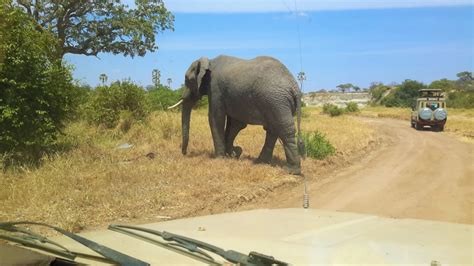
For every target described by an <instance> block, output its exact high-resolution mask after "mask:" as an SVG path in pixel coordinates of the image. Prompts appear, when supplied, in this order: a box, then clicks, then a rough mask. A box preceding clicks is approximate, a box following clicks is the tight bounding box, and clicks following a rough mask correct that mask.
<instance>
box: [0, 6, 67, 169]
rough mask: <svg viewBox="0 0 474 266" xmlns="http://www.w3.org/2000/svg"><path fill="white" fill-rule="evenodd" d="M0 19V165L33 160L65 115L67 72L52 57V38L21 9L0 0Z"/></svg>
mask: <svg viewBox="0 0 474 266" xmlns="http://www.w3.org/2000/svg"><path fill="white" fill-rule="evenodd" d="M0 18H1V19H0V88H1V89H0V154H2V155H1V157H2V162H3V163H2V164H4V165H5V164H7V165H8V164H14V163H25V162H32V163H36V162H38V160H39V159H40V158H41V156H42V155H43V154H44V153H45V152H47V151H49V150H50V149H51V148H53V147H54V145H55V143H56V139H57V136H58V134H59V133H60V130H61V129H62V127H63V122H64V120H65V119H67V118H68V117H69V116H70V114H71V109H72V100H73V99H74V95H73V94H74V93H73V84H72V76H71V71H70V69H69V68H68V67H66V66H65V65H64V64H63V63H62V62H61V60H59V59H57V53H56V52H57V51H55V47H57V40H56V39H55V38H54V37H53V36H52V35H50V34H49V33H47V31H45V32H39V31H37V30H36V29H35V27H36V24H35V23H34V22H33V21H32V20H30V19H29V18H28V17H27V16H26V15H24V14H23V12H22V11H21V10H17V9H15V8H11V7H8V6H7V5H4V4H3V2H0Z"/></svg>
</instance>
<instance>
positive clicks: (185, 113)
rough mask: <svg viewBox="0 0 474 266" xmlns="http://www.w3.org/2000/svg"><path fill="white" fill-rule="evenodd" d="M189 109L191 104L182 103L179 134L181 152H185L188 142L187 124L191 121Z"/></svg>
mask: <svg viewBox="0 0 474 266" xmlns="http://www.w3.org/2000/svg"><path fill="white" fill-rule="evenodd" d="M191 110H192V104H189V103H186V104H183V109H182V112H181V129H182V132H181V135H182V137H183V142H182V144H181V152H182V153H183V154H186V153H187V150H188V143H189V124H190V122H191Z"/></svg>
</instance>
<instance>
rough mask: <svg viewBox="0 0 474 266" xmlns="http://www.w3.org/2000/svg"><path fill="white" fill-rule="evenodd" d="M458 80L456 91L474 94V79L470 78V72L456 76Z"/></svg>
mask: <svg viewBox="0 0 474 266" xmlns="http://www.w3.org/2000/svg"><path fill="white" fill-rule="evenodd" d="M456 76H457V77H458V80H457V81H456V83H457V85H458V89H459V90H460V91H465V92H471V93H473V92H474V79H473V78H472V72H469V71H464V72H460V73H458V74H457V75H456Z"/></svg>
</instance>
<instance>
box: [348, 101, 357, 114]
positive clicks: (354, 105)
mask: <svg viewBox="0 0 474 266" xmlns="http://www.w3.org/2000/svg"><path fill="white" fill-rule="evenodd" d="M346 111H347V112H349V113H354V112H358V111H359V106H358V105H357V103H355V102H349V103H347V106H346Z"/></svg>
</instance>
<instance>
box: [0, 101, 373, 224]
mask: <svg viewBox="0 0 474 266" xmlns="http://www.w3.org/2000/svg"><path fill="white" fill-rule="evenodd" d="M180 118H181V117H180V113H179V112H163V111H161V112H154V113H152V114H151V115H150V116H149V117H148V118H147V120H146V121H145V122H134V123H132V124H129V123H130V121H128V122H127V121H122V122H121V123H120V124H119V125H118V126H117V127H116V128H115V129H103V128H101V127H96V126H90V125H88V124H87V123H85V122H75V123H72V124H69V125H68V126H67V127H66V129H65V132H64V133H65V134H64V135H63V137H62V139H61V142H63V144H64V145H65V146H69V149H67V150H66V151H64V152H61V153H56V154H55V155H50V156H49V157H47V158H43V161H42V164H41V166H39V167H38V168H34V169H32V168H23V169H18V168H17V169H16V170H8V171H5V172H3V173H0V187H2V189H1V190H0V206H1V208H0V220H2V221H7V220H10V221H12V220H14V221H18V220H30V221H41V222H46V223H49V224H54V225H58V226H60V227H63V228H65V229H69V230H73V231H80V230H83V229H87V228H94V227H100V226H105V225H107V224H109V223H111V222H130V223H139V222H151V221H159V220H160V219H162V218H163V216H167V217H170V218H180V217H189V216H196V215H203V214H209V213H219V212H226V211H232V210H235V209H236V208H238V207H239V206H242V205H245V204H246V203H247V202H251V201H256V200H258V198H261V197H265V196H266V195H268V194H269V193H271V192H272V191H273V190H275V189H276V188H281V187H294V186H297V185H299V184H301V182H302V178H301V177H299V176H292V175H288V174H287V173H286V171H285V170H284V168H283V166H284V165H285V157H284V152H283V148H282V146H281V144H280V143H278V142H277V145H276V148H275V153H274V164H273V165H256V164H254V163H253V160H254V159H255V158H256V157H257V156H258V154H259V152H260V149H261V147H262V145H263V142H264V137H265V133H264V131H263V129H262V128H261V127H260V126H248V127H247V128H246V129H244V130H243V131H242V132H241V133H240V135H239V136H238V137H237V139H236V145H239V146H241V147H242V148H243V154H242V156H241V158H240V159H239V160H235V159H220V158H219V159H218V158H211V157H212V152H213V146H212V138H211V134H210V130H209V126H208V122H207V110H196V111H193V113H192V119H191V132H190V143H189V148H188V155H186V156H183V155H182V154H181V152H180V143H181V126H180V124H181V123H180ZM124 129H128V130H124ZM302 129H303V130H304V131H305V132H311V131H315V130H318V131H320V132H322V133H324V134H325V135H326V137H327V139H328V140H329V141H330V143H331V144H332V145H333V146H334V147H335V148H336V153H335V155H333V156H330V157H328V158H326V159H324V160H315V159H310V158H308V159H306V160H305V161H303V163H302V164H303V166H302V168H303V172H304V174H305V175H306V176H307V177H308V178H309V179H318V178H322V176H323V174H324V173H325V172H328V171H331V169H335V168H337V167H340V166H341V165H344V164H348V163H349V162H350V160H351V158H353V157H354V156H357V155H358V154H359V155H360V154H362V153H364V152H366V151H367V150H368V149H371V148H373V147H374V146H376V145H377V143H378V139H377V137H376V134H375V132H374V130H373V129H371V128H369V127H367V126H366V125H365V124H364V122H361V121H359V120H358V119H357V118H356V117H352V116H346V115H343V116H338V117H329V116H327V115H323V114H321V109H318V108H305V109H304V110H303V119H302ZM124 143H129V144H133V147H131V148H127V149H120V148H118V146H119V145H121V144H124ZM147 154H148V156H146V155H147Z"/></svg>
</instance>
